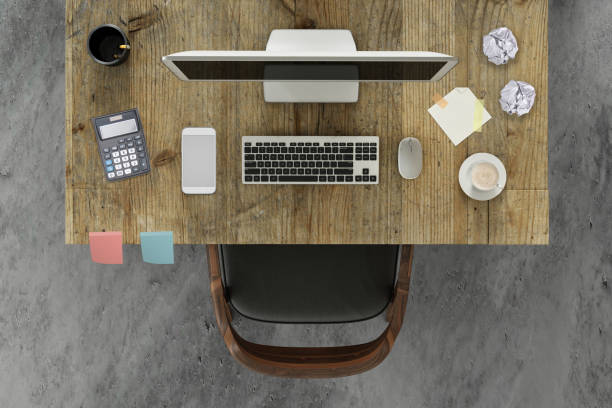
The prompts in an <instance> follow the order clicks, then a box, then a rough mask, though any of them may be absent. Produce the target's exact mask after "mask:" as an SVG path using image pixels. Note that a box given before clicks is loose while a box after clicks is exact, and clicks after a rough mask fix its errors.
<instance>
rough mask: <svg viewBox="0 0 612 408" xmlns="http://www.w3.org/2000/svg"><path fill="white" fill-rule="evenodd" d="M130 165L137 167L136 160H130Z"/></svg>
mask: <svg viewBox="0 0 612 408" xmlns="http://www.w3.org/2000/svg"><path fill="white" fill-rule="evenodd" d="M130 164H131V165H132V166H138V160H132V161H131V162H130Z"/></svg>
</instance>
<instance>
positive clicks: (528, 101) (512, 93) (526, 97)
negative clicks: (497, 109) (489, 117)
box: [499, 80, 536, 116]
mask: <svg viewBox="0 0 612 408" xmlns="http://www.w3.org/2000/svg"><path fill="white" fill-rule="evenodd" d="M535 97H536V91H535V88H534V87H533V85H531V84H528V83H527V82H523V81H514V80H512V81H510V82H508V84H506V86H505V87H504V89H502V90H501V98H499V103H500V104H501V108H502V109H503V110H504V112H507V113H509V114H510V115H512V114H517V115H518V116H523V115H524V114H526V113H527V112H529V111H530V110H531V107H532V106H533V103H534V102H535Z"/></svg>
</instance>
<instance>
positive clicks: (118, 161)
mask: <svg viewBox="0 0 612 408" xmlns="http://www.w3.org/2000/svg"><path fill="white" fill-rule="evenodd" d="M113 162H114V163H115V164H119V163H121V159H120V158H118V157H117V158H116V159H113Z"/></svg>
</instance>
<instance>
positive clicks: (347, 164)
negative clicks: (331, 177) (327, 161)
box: [338, 162, 353, 167]
mask: <svg viewBox="0 0 612 408" xmlns="http://www.w3.org/2000/svg"><path fill="white" fill-rule="evenodd" d="M338 167H353V162H338Z"/></svg>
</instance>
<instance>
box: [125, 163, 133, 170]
mask: <svg viewBox="0 0 612 408" xmlns="http://www.w3.org/2000/svg"><path fill="white" fill-rule="evenodd" d="M129 167H132V166H131V165H130V162H125V163H123V168H124V169H127V168H129Z"/></svg>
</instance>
